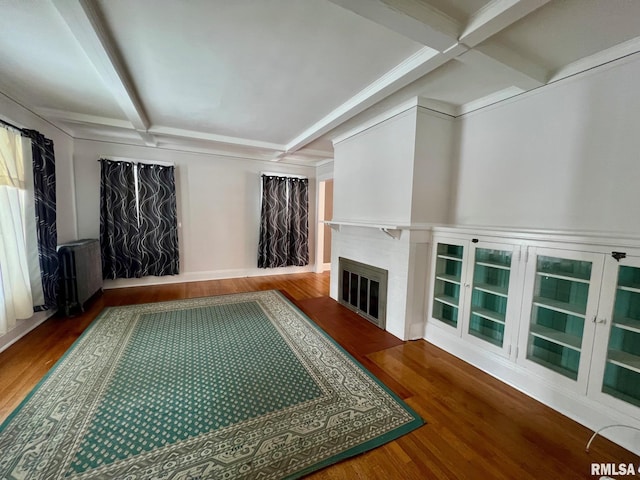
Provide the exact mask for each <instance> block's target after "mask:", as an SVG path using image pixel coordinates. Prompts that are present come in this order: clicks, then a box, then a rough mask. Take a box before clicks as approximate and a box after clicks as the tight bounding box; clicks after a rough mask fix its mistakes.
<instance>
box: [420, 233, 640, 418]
mask: <svg viewBox="0 0 640 480" xmlns="http://www.w3.org/2000/svg"><path fill="white" fill-rule="evenodd" d="M515 237H516V238H514V239H508V238H505V236H504V235H502V236H501V237H497V238H491V237H490V236H482V237H476V236H474V235H473V234H469V235H454V236H447V235H444V234H438V233H437V232H436V233H435V234H434V236H433V256H432V266H431V271H432V277H431V292H430V295H429V296H428V298H429V299H430V300H429V304H428V305H429V308H428V309H427V310H428V313H427V315H428V318H427V325H426V330H425V338H427V340H429V339H430V338H434V339H437V340H438V342H440V343H441V345H442V346H445V348H446V346H447V345H453V346H455V345H463V346H464V345H465V344H466V345H468V347H469V351H470V352H472V353H470V354H469V355H468V358H471V359H479V360H478V362H477V363H478V364H479V366H481V368H483V369H485V370H491V365H492V364H491V363H490V362H491V361H490V359H491V356H492V355H495V357H493V358H496V362H495V372H496V373H495V374H496V376H498V377H500V376H501V375H502V374H503V373H504V372H505V371H506V370H505V367H506V368H507V369H508V366H509V364H511V365H513V367H512V368H513V369H514V370H518V372H520V373H521V374H522V372H524V375H523V376H525V377H527V379H528V378H529V377H528V375H529V374H530V375H534V376H535V378H537V379H538V381H536V382H538V383H536V385H537V386H536V387H535V388H533V390H536V392H540V389H541V388H545V387H544V385H555V386H556V387H557V388H558V389H559V390H558V391H562V392H569V396H571V395H573V397H572V398H578V397H580V396H581V397H583V398H585V399H586V401H587V402H591V401H595V402H596V405H602V406H603V411H604V410H606V409H608V408H609V407H614V408H615V409H616V411H618V412H621V413H623V414H625V415H631V416H633V417H634V418H636V419H640V249H639V248H633V247H631V248H629V247H627V248H625V249H624V250H627V252H618V251H616V250H620V249H619V248H617V247H616V246H614V245H612V246H611V247H608V246H606V245H603V244H602V243H599V244H596V245H593V244H586V243H585V244H581V243H568V242H566V240H565V239H562V240H561V241H554V239H553V238H552V237H551V236H550V238H549V239H548V240H544V241H541V240H540V239H539V238H535V239H532V240H529V239H527V238H522V235H518V236H515ZM639 247H640V245H639ZM430 329H431V330H430ZM434 329H435V330H437V332H436V333H435V334H434V333H433V330H434ZM448 336H452V337H451V338H453V337H457V338H458V340H456V342H457V343H455V342H454V343H452V341H450V340H446V339H447V338H449V337H448ZM438 342H436V343H438ZM456 351H462V350H460V349H458V348H457V347H456ZM498 358H501V359H502V360H497V359H498ZM505 362H506V363H505ZM480 364H481V365H480ZM487 366H489V367H487ZM526 372H529V374H526ZM504 376H505V377H508V378H509V381H510V383H514V382H513V380H512V379H513V378H516V376H513V375H511V374H509V373H506V374H505V375H504ZM534 383H535V382H534ZM556 387H554V388H556ZM538 396H541V397H544V396H545V395H544V394H542V395H538ZM590 405H591V404H590Z"/></svg>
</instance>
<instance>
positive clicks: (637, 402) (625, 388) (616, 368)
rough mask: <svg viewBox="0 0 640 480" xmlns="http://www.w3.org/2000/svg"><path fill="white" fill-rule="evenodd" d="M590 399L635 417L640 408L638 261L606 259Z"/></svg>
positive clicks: (633, 258) (639, 288)
mask: <svg viewBox="0 0 640 480" xmlns="http://www.w3.org/2000/svg"><path fill="white" fill-rule="evenodd" d="M603 284H604V285H605V286H607V288H606V289H603V294H602V296H601V299H600V309H599V313H598V317H597V319H596V323H595V324H596V329H597V331H596V342H595V344H594V349H593V361H592V367H591V368H592V372H591V378H592V379H593V381H592V382H591V383H590V384H589V395H591V396H593V397H594V398H597V399H598V400H600V401H603V402H606V403H607V404H608V405H610V406H613V407H616V408H618V409H622V410H624V411H625V412H627V413H629V414H631V415H637V412H638V410H640V409H639V408H638V407H640V257H625V258H621V259H620V260H619V261H615V260H614V259H613V258H611V257H609V258H607V261H606V265H605V272H604V276H603Z"/></svg>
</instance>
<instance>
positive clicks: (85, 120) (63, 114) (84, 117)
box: [35, 107, 133, 130]
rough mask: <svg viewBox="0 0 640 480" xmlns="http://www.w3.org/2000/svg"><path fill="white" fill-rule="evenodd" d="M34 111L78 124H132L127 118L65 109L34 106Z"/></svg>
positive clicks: (113, 125)
mask: <svg viewBox="0 0 640 480" xmlns="http://www.w3.org/2000/svg"><path fill="white" fill-rule="evenodd" d="M35 111H36V113H37V114H38V115H40V116H42V117H44V118H48V119H52V120H62V121H63V122H67V123H75V124H79V125H100V126H107V127H116V128H124V129H127V130H131V129H132V128H133V125H132V124H131V122H130V121H129V120H121V119H119V118H108V117H100V116H97V115H88V114H86V113H77V112H69V111H66V110H57V109H54V108H42V107H41V108H36V109H35Z"/></svg>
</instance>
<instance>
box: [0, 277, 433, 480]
mask: <svg viewBox="0 0 640 480" xmlns="http://www.w3.org/2000/svg"><path fill="white" fill-rule="evenodd" d="M267 292H272V293H275V294H276V295H278V296H279V297H280V298H281V299H282V300H283V301H285V302H286V303H287V304H288V305H289V306H290V307H292V308H293V309H294V310H295V311H296V312H297V313H298V315H299V316H301V317H302V318H303V319H304V320H305V321H306V322H307V323H310V324H311V326H312V327H315V329H316V330H317V331H318V332H320V333H321V334H322V336H324V337H325V339H327V340H328V341H329V342H331V343H332V344H333V346H334V347H336V348H337V349H338V350H339V351H340V352H341V353H343V354H344V355H346V356H347V357H348V358H349V360H351V361H352V362H353V363H354V364H355V365H356V366H358V367H359V368H360V369H361V370H362V371H363V372H365V373H366V374H367V376H368V377H369V378H370V379H371V380H373V381H374V382H375V383H377V384H378V386H379V387H380V388H382V389H383V390H384V391H385V392H386V393H387V394H388V395H389V396H390V397H392V398H393V399H394V400H395V401H396V402H397V403H398V404H399V405H400V406H402V408H403V409H404V410H406V411H407V413H409V414H410V415H411V416H412V417H413V420H412V421H411V422H409V423H406V424H404V425H402V426H400V427H397V428H396V429H394V430H391V431H389V432H387V433H385V434H384V435H381V436H379V437H376V438H373V439H371V440H368V441H366V442H364V443H362V444H360V445H358V446H355V447H352V448H350V449H348V450H345V451H343V452H341V453H338V454H336V455H334V456H332V457H330V458H327V459H325V460H322V461H321V462H318V463H315V464H313V465H310V466H308V467H306V468H304V469H302V470H299V471H297V472H295V473H292V474H290V475H288V476H286V477H283V478H284V479H286V480H293V479H297V478H300V477H303V476H305V475H309V474H310V473H312V472H315V471H318V470H322V469H323V468H326V467H328V466H330V465H334V464H336V463H339V462H341V461H343V460H346V459H348V458H352V457H355V456H357V455H360V454H362V453H365V452H368V451H369V450H373V449H374V448H377V447H380V446H382V445H384V444H385V443H389V442H391V441H393V440H396V439H398V438H400V437H402V436H403V435H406V434H407V433H409V432H411V431H413V430H415V429H417V428H419V427H421V426H423V425H426V421H425V420H424V419H423V418H422V417H421V416H420V415H419V414H418V413H416V411H415V410H414V409H413V408H411V407H410V406H409V405H408V404H407V403H406V402H405V401H404V400H402V399H401V398H400V397H399V396H398V395H397V394H396V393H395V392H393V391H392V390H391V389H390V388H389V387H387V385H385V384H384V383H383V382H382V381H381V380H380V379H378V378H377V377H376V376H375V375H374V374H373V373H371V372H370V371H369V369H367V368H366V367H365V366H364V365H362V364H361V363H360V362H359V361H358V360H356V359H355V358H354V357H353V355H351V354H350V353H349V352H348V351H347V350H345V349H344V348H343V347H342V346H341V345H340V344H339V343H338V342H337V341H336V340H334V339H333V338H332V337H331V336H330V335H329V334H328V333H327V332H326V331H325V330H324V329H323V328H322V327H321V326H320V325H318V324H317V323H316V322H315V321H314V320H313V319H312V318H311V317H310V316H309V315H307V314H306V313H305V312H304V311H303V310H302V309H301V308H300V307H298V306H297V305H296V304H295V303H294V302H293V301H292V300H291V299H289V298H288V297H287V296H286V295H285V294H284V293H283V292H282V291H281V290H277V289H271V290H258V291H250V292H233V293H225V294H221V295H204V296H201V297H189V298H179V299H174V300H166V301H160V302H144V303H136V304H130V305H112V306H106V307H104V308H103V309H102V310H101V311H100V312H99V313H98V315H96V316H95V318H94V319H93V320H91V322H90V323H89V325H87V327H86V328H85V329H84V331H83V332H82V333H81V334H80V335H79V336H78V338H77V339H76V340H75V341H74V342H73V343H72V344H71V345H70V346H69V348H67V350H65V352H64V354H62V356H61V357H60V358H59V359H58V360H57V361H56V362H55V363H54V364H53V365H52V366H51V368H50V369H49V370H48V371H47V372H46V373H45V375H44V376H43V377H42V378H41V379H40V381H38V383H37V384H36V385H35V386H34V387H33V388H32V389H31V390H30V391H29V393H28V394H27V396H26V397H25V398H24V399H23V400H22V401H21V402H20V403H19V404H18V406H17V407H16V408H14V409H13V411H12V412H11V413H10V414H9V415H8V416H7V418H5V420H4V421H3V422H2V423H1V424H0V432H2V431H3V430H4V429H5V428H7V426H8V425H9V423H10V422H11V421H12V420H13V418H14V417H15V416H16V415H18V413H20V411H21V410H22V409H23V408H24V406H25V405H26V404H27V402H28V401H29V400H30V399H31V397H32V396H33V395H35V393H36V392H37V390H38V389H39V388H40V387H41V386H42V385H43V384H44V383H45V382H46V381H47V379H48V378H49V377H50V376H51V375H53V373H54V372H55V371H56V369H57V368H58V367H59V365H60V364H61V363H62V362H63V360H64V359H65V358H66V357H67V356H68V355H69V354H70V353H71V352H72V351H73V350H74V349H75V348H77V346H78V344H79V343H80V342H81V341H82V340H83V339H84V337H85V335H88V333H89V332H90V331H91V329H92V328H94V326H95V325H96V324H97V322H98V320H99V319H100V318H101V317H102V316H103V315H104V314H105V313H107V311H109V310H111V309H114V308H123V307H124V308H127V307H138V306H140V305H151V304H159V303H173V302H179V301H185V300H197V299H201V298H210V297H225V296H231V295H241V294H247V293H267Z"/></svg>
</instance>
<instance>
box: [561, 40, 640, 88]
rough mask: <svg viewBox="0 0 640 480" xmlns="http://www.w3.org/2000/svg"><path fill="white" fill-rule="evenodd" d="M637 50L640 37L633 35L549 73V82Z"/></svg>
mask: <svg viewBox="0 0 640 480" xmlns="http://www.w3.org/2000/svg"><path fill="white" fill-rule="evenodd" d="M639 52H640V37H635V38H632V39H630V40H627V41H626V42H623V43H619V44H618V45H614V46H613V47H611V48H607V49H606V50H602V51H601V52H598V53H595V54H593V55H589V56H588V57H584V58H581V59H580V60H576V61H575V62H573V63H570V64H568V65H565V66H564V67H562V68H560V69H558V70H557V71H556V72H555V73H554V74H553V75H551V78H550V79H549V83H553V82H557V81H558V80H562V79H563V78H567V77H570V76H572V75H576V74H578V73H582V72H585V71H587V70H591V69H593V68H596V67H599V66H601V65H604V64H606V63H610V62H613V61H615V60H619V59H621V58H624V57H627V56H629V55H634V54H636V53H639Z"/></svg>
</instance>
